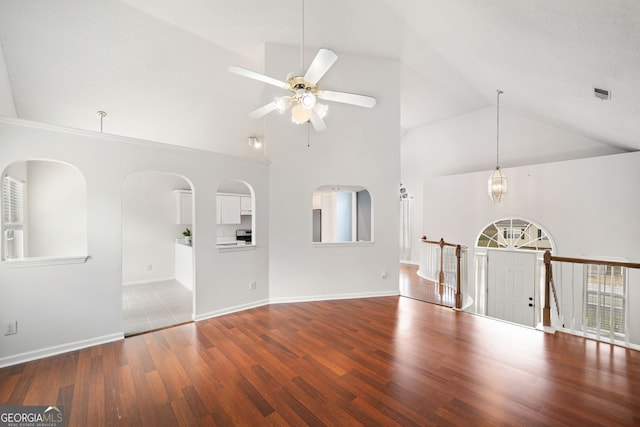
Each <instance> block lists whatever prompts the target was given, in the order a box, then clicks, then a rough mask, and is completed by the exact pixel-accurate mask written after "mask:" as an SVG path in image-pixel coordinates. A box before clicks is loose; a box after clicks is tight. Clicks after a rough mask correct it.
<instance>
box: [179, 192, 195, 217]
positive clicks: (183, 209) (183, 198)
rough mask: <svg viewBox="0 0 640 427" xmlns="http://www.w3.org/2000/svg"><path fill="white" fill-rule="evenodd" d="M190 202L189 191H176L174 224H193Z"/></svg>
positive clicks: (191, 198)
mask: <svg viewBox="0 0 640 427" xmlns="http://www.w3.org/2000/svg"><path fill="white" fill-rule="evenodd" d="M192 200H193V197H192V195H191V192H190V191H176V224H193V212H192V210H193V208H192Z"/></svg>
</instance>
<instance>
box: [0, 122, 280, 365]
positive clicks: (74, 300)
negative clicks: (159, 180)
mask: <svg viewBox="0 0 640 427" xmlns="http://www.w3.org/2000/svg"><path fill="white" fill-rule="evenodd" d="M0 140H1V141H2V144H0V170H4V169H5V168H6V167H7V166H8V165H9V164H11V163H13V162H15V161H17V160H23V159H42V158H45V159H53V160H59V161H62V162H66V163H69V164H71V165H74V166H75V167H77V168H78V169H79V170H80V172H81V173H82V174H83V175H84V177H85V180H86V186H87V226H88V254H89V256H90V258H89V260H88V261H87V262H86V263H84V264H68V265H53V266H31V267H26V268H10V266H9V265H7V263H0V320H3V321H4V320H6V321H11V320H17V321H18V334H17V335H10V336H4V335H3V334H0V366H2V365H5V364H11V363H17V362H18V361H21V360H25V359H29V358H34V357H38V356H41V355H45V354H50V353H51V352H56V351H65V350H68V349H71V348H76V347H78V346H81V345H88V344H92V343H97V342H104V341H108V340H112V339H119V338H121V337H122V335H123V333H122V326H121V317H122V286H121V283H122V191H123V187H122V183H123V181H124V179H125V178H126V177H127V176H128V175H129V174H131V173H134V172H138V171H148V170H153V171H159V172H166V173H173V174H178V175H181V176H184V177H185V178H186V179H187V180H189V182H191V183H192V184H193V189H194V197H195V200H196V203H195V220H194V233H195V236H196V237H195V240H194V252H195V266H196V268H195V297H196V303H195V313H196V318H205V317H207V316H212V315H215V314H220V313H224V312H227V311H231V310H237V309H240V308H243V307H251V306H255V305H259V304H263V303H265V302H266V301H267V298H268V289H267V281H268V238H267V209H266V206H267V203H268V202H267V200H268V183H269V176H268V165H267V163H265V162H261V161H252V160H246V159H241V158H237V157H232V156H226V155H220V154H215V153H211V152H205V151H198V150H191V149H187V148H179V147H173V146H168V145H164V144H157V143H151V142H146V141H140V140H134V139H128V138H124V137H117V136H111V135H106V134H99V133H95V132H85V131H75V130H69V129H64V128H58V127H54V126H48V125H43V124H36V123H32V122H25V121H21V120H13V119H2V118H0ZM228 179H239V180H242V181H245V182H247V183H249V184H250V185H251V186H252V187H253V188H254V190H255V196H256V212H257V213H258V216H257V218H256V233H257V236H256V239H257V241H258V245H257V247H255V248H253V249H252V250H248V251H243V252H232V253H219V252H218V250H217V247H216V203H215V194H216V191H217V188H218V185H219V183H220V182H222V181H224V180H228ZM250 281H256V282H257V289H256V290H254V291H251V290H249V282H250Z"/></svg>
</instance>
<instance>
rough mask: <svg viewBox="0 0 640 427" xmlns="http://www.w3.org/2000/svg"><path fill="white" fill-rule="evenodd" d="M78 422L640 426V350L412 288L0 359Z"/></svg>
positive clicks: (2, 383) (34, 392) (19, 383)
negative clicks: (10, 361) (12, 360)
mask: <svg viewBox="0 0 640 427" xmlns="http://www.w3.org/2000/svg"><path fill="white" fill-rule="evenodd" d="M51 404H57V405H62V406H64V409H65V413H66V417H67V419H68V421H69V425H70V426H208V425H221V426H234V425H238V426H258V425H313V426H321V425H332V426H351V425H366V426H374V425H384V426H389V425H402V426H411V425H420V426H425V425H427V426H428V425H444V426H446V425H473V426H488V425H536V426H537V425H580V426H587V425H607V426H610V425H634V424H636V425H638V424H640V352H636V351H633V350H629V349H624V348H621V347H613V346H610V345H608V344H603V343H597V342H594V341H588V340H584V339H582V338H578V337H575V336H571V335H566V334H561V333H558V334H556V335H548V334H544V333H542V332H539V331H536V330H532V329H526V328H521V327H518V326H514V325H511V324H507V323H502V322H499V321H495V320H491V319H487V318H483V317H478V316H474V315H470V314H468V313H464V312H456V311H454V310H452V309H450V308H445V307H442V306H438V305H432V304H427V303H424V302H421V301H417V300H414V299H410V298H404V297H383V298H371V299H353V300H340V301H326V302H309V303H296V304H278V305H271V306H265V307H261V308H256V309H252V310H247V311H244V312H240V313H235V314H230V315H226V316H222V317H218V318H215V319H210V320H206V321H202V322H197V323H191V324H185V325H181V326H177V327H174V328H170V329H165V330H161V331H156V332H152V333H149V334H145V335H139V336H135V337H132V338H127V339H126V340H123V341H119V342H115V343H110V344H106V345H100V346H95V347H91V348H88V349H84V350H80V351H74V352H70V353H67V354H63V355H59V356H55V357H49V358H45V359H41V360H37V361H33V362H29V363H24V364H20V365H16V366H12V367H8V368H4V369H0V405H51Z"/></svg>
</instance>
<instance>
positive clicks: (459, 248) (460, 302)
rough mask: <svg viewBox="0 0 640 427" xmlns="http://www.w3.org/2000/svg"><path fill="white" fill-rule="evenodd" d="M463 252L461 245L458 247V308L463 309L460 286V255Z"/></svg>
mask: <svg viewBox="0 0 640 427" xmlns="http://www.w3.org/2000/svg"><path fill="white" fill-rule="evenodd" d="M461 252H462V248H461V247H460V245H457V246H456V308H458V309H460V308H462V292H461V289H460V288H461V286H460V284H461V283H460V282H461V279H460V255H461Z"/></svg>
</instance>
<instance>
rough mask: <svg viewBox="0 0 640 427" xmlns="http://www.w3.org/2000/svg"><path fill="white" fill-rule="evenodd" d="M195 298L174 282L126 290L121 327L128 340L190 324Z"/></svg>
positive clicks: (123, 294)
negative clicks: (140, 335) (170, 327)
mask: <svg viewBox="0 0 640 427" xmlns="http://www.w3.org/2000/svg"><path fill="white" fill-rule="evenodd" d="M192 300H193V294H192V293H191V291H189V290H188V289H187V288H185V287H184V286H182V285H181V284H180V283H178V282H176V281H175V280H167V281H163V282H155V283H147V284H144V285H135V286H124V287H123V288H122V327H123V329H124V334H125V336H129V335H134V334H139V333H141V332H147V331H151V330H154V329H160V328H164V327H167V326H171V325H177V324H180V323H185V322H190V321H191V320H192V318H191V315H192V312H193V301H192Z"/></svg>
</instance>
